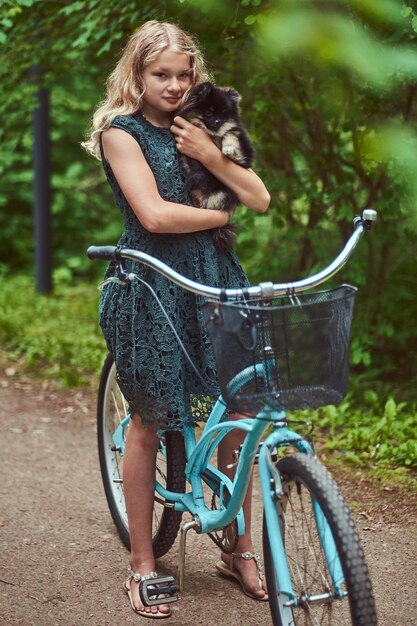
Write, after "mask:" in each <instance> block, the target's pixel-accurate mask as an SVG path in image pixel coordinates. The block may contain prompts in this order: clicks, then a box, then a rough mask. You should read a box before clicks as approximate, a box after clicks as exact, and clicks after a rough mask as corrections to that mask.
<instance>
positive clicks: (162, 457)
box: [97, 355, 186, 558]
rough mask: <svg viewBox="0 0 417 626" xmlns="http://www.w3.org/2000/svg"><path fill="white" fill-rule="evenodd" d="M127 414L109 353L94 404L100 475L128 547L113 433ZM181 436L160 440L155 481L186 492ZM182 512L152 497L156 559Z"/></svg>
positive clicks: (119, 464) (174, 532) (175, 530)
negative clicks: (95, 405)
mask: <svg viewBox="0 0 417 626" xmlns="http://www.w3.org/2000/svg"><path fill="white" fill-rule="evenodd" d="M127 414H128V409H127V403H126V401H125V399H124V397H123V394H122V392H121V391H120V388H119V386H118V384H117V380H116V368H115V365H114V361H113V358H112V356H111V355H108V356H107V358H106V360H105V362H104V365H103V370H102V374H101V379H100V387H99V393H98V403H97V438H98V451H99V460H100V469H101V476H102V479H103V486H104V491H105V494H106V499H107V504H108V506H109V509H110V513H111V516H112V518H113V522H114V524H115V526H116V529H117V532H118V534H119V536H120V538H121V540H122V542H123V543H124V545H125V546H126V548H127V549H128V550H130V537H129V529H128V522H127V514H126V505H125V498H124V493H123V455H122V454H121V451H120V449H119V448H116V447H115V445H114V442H113V434H114V432H115V430H116V429H117V428H118V426H119V424H120V423H121V422H122V421H123V419H125V417H126V416H127ZM185 463H186V459H185V450H184V439H183V437H182V434H181V433H179V432H167V433H166V434H165V437H164V441H161V442H160V447H159V452H158V456H157V464H156V478H157V480H158V481H159V482H160V483H161V484H162V485H163V486H164V487H166V488H167V489H169V490H170V491H177V492H182V491H185V482H186V481H185V473H184V469H185ZM181 517H182V513H181V512H179V511H174V510H172V509H170V508H166V507H164V506H163V504H162V503H160V502H158V501H157V500H156V499H155V502H154V508H153V519H152V542H153V549H154V555H155V558H159V557H161V556H163V555H164V554H166V553H167V552H168V550H169V549H170V548H171V546H172V544H173V543H174V541H175V538H176V536H177V534H178V530H179V527H180V524H181Z"/></svg>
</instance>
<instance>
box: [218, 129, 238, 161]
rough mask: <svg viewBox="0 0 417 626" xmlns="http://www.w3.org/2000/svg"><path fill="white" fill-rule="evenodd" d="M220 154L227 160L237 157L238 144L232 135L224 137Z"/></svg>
mask: <svg viewBox="0 0 417 626" xmlns="http://www.w3.org/2000/svg"><path fill="white" fill-rule="evenodd" d="M222 152H223V154H224V156H227V157H229V159H233V158H235V157H237V156H238V154H239V142H238V140H237V139H236V137H235V136H234V135H232V134H230V135H226V136H225V137H224V139H223V143H222Z"/></svg>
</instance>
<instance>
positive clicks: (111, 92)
mask: <svg viewBox="0 0 417 626" xmlns="http://www.w3.org/2000/svg"><path fill="white" fill-rule="evenodd" d="M167 48H171V49H172V50H173V51H174V52H178V53H183V54H187V55H188V56H189V58H190V65H191V70H192V84H193V85H196V84H198V83H201V82H204V81H205V80H208V79H209V75H208V72H207V69H206V66H205V63H204V59H203V57H202V54H201V52H200V51H199V49H198V46H197V44H196V42H195V40H194V39H193V38H192V37H191V35H189V34H188V33H186V32H185V31H184V30H182V29H181V28H179V27H178V26H176V25H175V24H171V23H167V22H158V21H157V20H151V21H149V22H145V23H144V24H143V25H142V26H141V27H140V28H139V29H138V30H137V31H135V32H134V33H133V35H132V36H131V37H130V39H129V41H128V43H127V45H126V47H125V49H124V50H123V54H122V56H121V57H120V60H119V62H118V63H117V65H116V67H115V69H114V70H113V72H112V73H111V74H110V76H109V78H108V80H107V94H106V98H105V100H104V101H103V102H102V103H101V105H100V106H99V108H98V109H97V111H96V112H95V113H94V116H93V120H92V125H91V129H90V131H89V138H88V139H87V140H86V141H84V142H83V143H82V144H81V145H82V147H83V148H84V149H85V150H87V152H89V153H90V154H92V155H93V156H94V157H96V158H97V159H101V155H100V142H99V135H100V132H101V131H103V130H105V129H106V128H109V126H110V125H111V123H112V121H113V119H114V118H115V117H116V115H131V114H132V113H136V112H137V111H140V110H141V109H142V106H143V95H144V93H145V88H144V85H143V83H142V72H143V69H144V67H146V66H147V65H149V63H152V61H154V60H155V59H156V58H157V57H158V56H159V55H160V54H161V52H163V51H164V50H165V49H167Z"/></svg>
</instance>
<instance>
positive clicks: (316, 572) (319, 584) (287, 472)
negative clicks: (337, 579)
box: [263, 454, 377, 626]
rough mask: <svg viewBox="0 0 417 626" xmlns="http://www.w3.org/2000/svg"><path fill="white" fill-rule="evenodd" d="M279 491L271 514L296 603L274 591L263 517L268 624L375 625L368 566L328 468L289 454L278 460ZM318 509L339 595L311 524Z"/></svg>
mask: <svg viewBox="0 0 417 626" xmlns="http://www.w3.org/2000/svg"><path fill="white" fill-rule="evenodd" d="M277 469H278V471H279V473H280V475H281V480H282V485H283V491H284V495H283V496H282V497H281V498H279V499H278V500H277V515H278V518H279V524H280V528H281V532H282V536H283V540H284V545H285V553H286V557H287V563H288V568H289V572H290V576H291V582H292V585H293V590H294V593H295V594H296V596H297V600H298V606H296V607H292V606H288V597H287V596H286V595H284V594H281V593H280V589H279V585H278V581H277V577H276V574H275V568H274V564H273V558H272V553H271V543H270V541H269V537H268V530H267V525H266V520H265V517H264V528H263V548H264V561H265V574H266V580H267V586H268V595H269V604H270V609H271V615H272V620H273V623H274V626H301V625H303V626H304V625H305V626H316V625H319V624H326V625H329V626H376V625H377V618H376V612H375V603H374V598H373V595H372V586H371V582H370V579H369V574H368V568H367V566H366V563H365V559H364V554H363V550H362V547H361V545H360V541H359V536H358V533H357V531H356V528H355V526H354V523H353V520H352V518H351V516H350V513H349V510H348V507H347V505H346V503H345V501H344V499H343V497H342V495H341V494H340V492H339V490H338V488H337V486H336V483H335V482H334V480H333V478H332V477H331V476H330V474H329V472H328V471H327V470H326V469H325V468H324V467H323V466H322V465H321V464H320V463H319V462H318V461H317V460H316V459H314V458H311V457H309V456H307V455H305V454H294V455H290V456H287V457H285V458H283V459H282V460H281V461H279V463H278V465H277ZM315 502H316V503H317V504H318V505H319V507H320V509H321V513H320V515H324V518H325V520H326V522H327V525H328V529H329V530H330V532H331V533H332V535H333V539H334V543H335V545H336V551H337V553H338V557H339V560H340V564H341V568H342V570H343V576H344V582H343V584H342V592H343V595H344V596H345V597H343V598H341V599H340V598H339V597H338V596H340V593H339V594H337V593H336V590H335V588H334V584H333V582H332V578H331V575H330V572H329V569H328V565H327V560H326V558H325V555H324V550H323V546H322V541H321V539H320V536H319V532H318V528H317V510H316V514H315V511H314V507H313V505H314V503H315Z"/></svg>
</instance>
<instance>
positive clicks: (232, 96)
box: [224, 87, 241, 104]
mask: <svg viewBox="0 0 417 626" xmlns="http://www.w3.org/2000/svg"><path fill="white" fill-rule="evenodd" d="M224 92H225V93H226V94H227V96H228V97H229V98H230V99H231V100H233V102H236V104H237V103H238V102H240V101H241V96H240V93H238V92H237V91H236V89H233V88H232V87H226V88H225V90H224Z"/></svg>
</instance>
